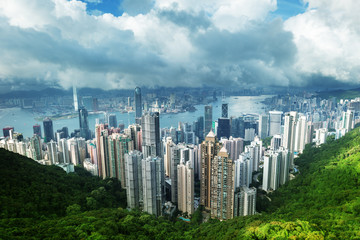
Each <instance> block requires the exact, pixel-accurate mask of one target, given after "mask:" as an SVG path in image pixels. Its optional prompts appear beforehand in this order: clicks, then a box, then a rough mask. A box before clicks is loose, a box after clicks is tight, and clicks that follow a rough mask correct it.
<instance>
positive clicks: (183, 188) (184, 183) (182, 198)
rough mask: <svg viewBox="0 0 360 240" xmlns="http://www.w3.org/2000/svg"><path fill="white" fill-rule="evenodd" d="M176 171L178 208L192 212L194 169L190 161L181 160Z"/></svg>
mask: <svg viewBox="0 0 360 240" xmlns="http://www.w3.org/2000/svg"><path fill="white" fill-rule="evenodd" d="M177 171H178V181H177V187H178V208H179V210H180V211H182V212H187V213H188V214H193V213H194V169H193V168H192V167H191V164H190V161H187V162H186V163H185V162H184V161H182V162H181V163H180V165H178V166H177Z"/></svg>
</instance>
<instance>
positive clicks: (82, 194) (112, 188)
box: [0, 149, 126, 218]
mask: <svg viewBox="0 0 360 240" xmlns="http://www.w3.org/2000/svg"><path fill="white" fill-rule="evenodd" d="M0 176H1V181H0V218H24V217H27V218H41V217H57V216H64V215H65V214H66V211H71V209H74V208H75V209H76V208H79V210H93V209H99V208H103V207H120V206H121V207H125V206H126V194H125V191H123V190H121V187H120V183H119V181H117V180H116V179H107V180H105V181H103V180H100V179H99V178H97V177H93V176H91V174H90V173H88V172H87V171H86V170H84V169H82V168H79V167H76V172H75V173H69V174H67V173H66V172H65V171H64V170H63V169H61V168H59V167H57V166H43V165H40V164H38V163H37V162H35V161H33V160H31V159H29V158H26V157H23V156H20V155H18V154H14V153H11V152H8V151H6V150H4V149H0Z"/></svg>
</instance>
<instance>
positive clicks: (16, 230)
mask: <svg viewBox="0 0 360 240" xmlns="http://www.w3.org/2000/svg"><path fill="white" fill-rule="evenodd" d="M328 141H329V142H328V143H327V144H324V145H322V146H321V147H319V148H316V147H315V146H312V145H308V146H307V147H306V149H305V151H304V153H303V154H302V155H301V156H300V157H299V158H297V159H296V164H297V165H298V166H299V169H300V174H298V175H297V176H296V178H295V179H294V180H292V181H290V182H289V183H287V184H285V185H284V186H282V187H281V188H280V189H279V190H277V191H275V192H274V193H272V194H269V195H268V196H267V197H269V198H270V199H271V201H268V200H266V199H267V198H266V197H265V198H262V199H259V201H262V203H263V204H261V206H262V209H264V211H263V212H261V214H257V215H255V216H249V217H240V218H235V219H232V220H228V221H223V222H220V221H218V220H210V221H208V222H207V223H203V224H199V221H201V218H202V214H201V212H200V211H197V212H196V213H195V214H194V216H193V219H192V222H191V223H185V222H183V221H180V220H176V221H169V220H166V219H165V218H163V217H160V218H155V217H154V216H151V215H149V214H146V213H141V212H139V211H136V210H133V211H130V212H129V211H127V210H124V209H122V208H106V209H101V210H93V211H84V210H88V209H89V206H88V205H87V203H84V202H83V201H85V202H86V200H84V199H86V197H87V196H85V195H86V194H85V193H84V195H83V196H84V197H82V198H79V199H78V200H79V201H70V200H68V202H67V204H64V209H63V211H62V214H65V212H66V213H67V216H64V217H43V218H37V219H34V218H19V217H16V218H14V215H10V214H9V213H6V214H7V215H4V212H6V211H8V210H7V209H6V208H4V207H3V208H1V214H2V216H3V219H1V220H0V236H3V238H5V239H14V238H15V239H16V238H18V239H31V238H33V239H38V238H54V239H58V238H61V239H85V238H87V239H125V238H126V239H192V238H197V239H220V238H221V239H360V188H359V186H360V132H359V129H355V130H353V131H352V132H350V133H348V134H347V135H346V136H345V137H343V138H341V139H339V140H336V141H335V140H334V139H332V138H329V139H328ZM1 153H2V152H1ZM12 156H14V155H13V154H12ZM1 158H3V154H1ZM29 161H30V160H29ZM41 167H43V166H41ZM2 168H7V166H4V167H2ZM45 168H49V167H44V169H45ZM15 169H18V167H16V168H14V169H13V170H11V171H10V170H7V171H9V172H12V173H11V174H12V178H16V177H20V176H18V174H19V173H18V172H17V170H16V171H15ZM49 169H50V168H49ZM28 171H30V170H28ZM32 171H34V172H36V173H37V174H40V173H39V171H40V172H41V171H45V170H41V169H40V168H39V169H37V170H35V169H34V170H32ZM51 171H53V168H51ZM8 174H10V173H8ZM7 176H10V175H7ZM1 177H2V175H1ZM34 177H35V176H34ZM71 177H72V176H71V175H70V179H71ZM84 177H85V178H86V179H88V180H89V181H90V182H91V181H94V180H90V178H88V177H86V176H84ZM2 181H5V182H6V184H8V185H9V187H8V189H12V186H13V185H12V182H11V181H9V180H7V179H5V178H4V179H2ZM28 181H30V180H28ZM46 181H47V180H46V179H42V182H46ZM53 181H54V180H51V181H50V182H51V183H53ZM66 181H67V180H62V182H66ZM79 181H80V180H79ZM84 181H85V180H84ZM30 182H31V181H30ZM57 182H58V181H57ZM85 182H87V180H86V181H85ZM100 182H101V183H102V184H104V182H102V181H100ZM113 183H114V182H113ZM1 184H3V183H1ZM19 184H20V183H19ZM24 184H25V183H24ZM30 186H31V185H30ZM103 187H104V188H105V189H106V184H105V185H103ZM17 188H18V187H17ZM95 188H97V189H99V188H98V185H96V187H95ZM74 191H75V190H74ZM91 191H93V190H89V191H86V192H87V193H89V192H90V194H91ZM4 193H5V192H4V191H2V192H1V195H0V196H1V199H4ZM7 194H10V195H11V194H14V193H12V191H11V192H10V190H9V191H8V192H7ZM73 194H75V193H73ZM20 196H23V195H20ZM13 198H14V199H15V197H13ZM81 199H82V200H81ZM24 200H25V198H23V200H22V201H24ZM2 201H3V200H2ZM266 201H267V202H266ZM1 203H2V202H1ZM23 203H24V202H23ZM100 203H101V200H100V199H98V204H100ZM44 207H45V206H44ZM65 207H66V208H65ZM43 211H45V210H43ZM10 212H13V210H12V211H10ZM45 212H46V211H45ZM12 214H13V213H12ZM52 214H53V213H52ZM45 215H46V214H45ZM59 215H61V214H59ZM4 216H8V218H5V217H4ZM46 216H49V215H46ZM50 216H51V215H50Z"/></svg>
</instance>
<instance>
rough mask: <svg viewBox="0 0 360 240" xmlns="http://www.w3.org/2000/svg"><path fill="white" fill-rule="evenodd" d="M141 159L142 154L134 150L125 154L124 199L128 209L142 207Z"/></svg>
mask: <svg viewBox="0 0 360 240" xmlns="http://www.w3.org/2000/svg"><path fill="white" fill-rule="evenodd" d="M142 158H143V155H142V153H141V152H139V151H136V150H135V151H131V152H129V153H126V154H125V176H126V197H127V204H128V207H129V208H139V207H142V203H143V177H142V165H141V163H142Z"/></svg>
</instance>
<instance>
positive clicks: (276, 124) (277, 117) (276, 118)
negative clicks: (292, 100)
mask: <svg viewBox="0 0 360 240" xmlns="http://www.w3.org/2000/svg"><path fill="white" fill-rule="evenodd" d="M282 114H283V113H282V112H280V111H270V112H269V115H270V124H269V136H274V135H275V134H281V116H282Z"/></svg>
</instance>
